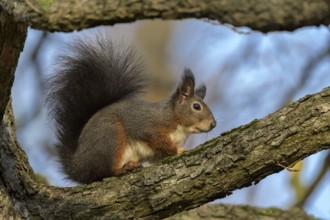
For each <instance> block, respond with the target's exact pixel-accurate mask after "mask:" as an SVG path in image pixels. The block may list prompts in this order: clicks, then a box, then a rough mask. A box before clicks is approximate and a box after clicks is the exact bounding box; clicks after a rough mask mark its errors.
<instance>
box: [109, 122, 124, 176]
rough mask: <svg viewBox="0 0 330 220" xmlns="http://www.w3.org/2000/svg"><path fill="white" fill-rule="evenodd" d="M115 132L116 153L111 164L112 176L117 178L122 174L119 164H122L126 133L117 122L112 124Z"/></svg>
mask: <svg viewBox="0 0 330 220" xmlns="http://www.w3.org/2000/svg"><path fill="white" fill-rule="evenodd" d="M114 126H115V128H116V131H117V143H118V146H117V151H116V155H115V158H116V159H115V160H114V162H113V164H111V168H112V172H113V175H115V176H118V175H120V174H121V173H122V172H123V169H122V166H120V164H121V163H122V160H123V156H124V153H125V147H126V143H127V136H126V132H125V130H124V127H123V124H122V123H121V122H120V121H118V122H117V123H115V124H114Z"/></svg>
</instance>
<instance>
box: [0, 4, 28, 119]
mask: <svg viewBox="0 0 330 220" xmlns="http://www.w3.org/2000/svg"><path fill="white" fill-rule="evenodd" d="M26 31H27V26H26V25H24V24H22V23H16V22H15V21H14V20H13V18H12V17H11V16H9V15H7V14H6V13H5V12H4V11H2V9H1V8H0V69H1V74H0V120H1V121H2V116H3V113H4V111H5V108H6V105H7V103H8V100H9V96H10V90H11V86H12V84H13V81H14V73H15V70H16V65H17V62H18V57H19V54H20V52H21V51H22V49H23V46H24V41H25V38H26Z"/></svg>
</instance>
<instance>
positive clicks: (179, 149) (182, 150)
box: [176, 147, 185, 155]
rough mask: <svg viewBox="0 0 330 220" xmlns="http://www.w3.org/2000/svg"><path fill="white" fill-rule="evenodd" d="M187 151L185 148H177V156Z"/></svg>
mask: <svg viewBox="0 0 330 220" xmlns="http://www.w3.org/2000/svg"><path fill="white" fill-rule="evenodd" d="M184 151H185V149H184V148H183V147H178V148H177V151H176V154H179V155H180V154H182V153H183V152H184Z"/></svg>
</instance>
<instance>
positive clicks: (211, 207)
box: [166, 204, 315, 220]
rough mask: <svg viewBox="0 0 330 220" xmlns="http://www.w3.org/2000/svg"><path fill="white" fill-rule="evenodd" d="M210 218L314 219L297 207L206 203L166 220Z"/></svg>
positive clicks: (249, 219) (251, 219) (214, 219)
mask: <svg viewBox="0 0 330 220" xmlns="http://www.w3.org/2000/svg"><path fill="white" fill-rule="evenodd" d="M182 219H212V220H216V219H219V220H237V219H245V220H254V219H258V220H277V219H290V220H302V219H304V220H314V219H315V218H313V217H311V216H308V215H307V214H306V213H305V212H304V211H303V210H301V209H299V208H292V209H289V210H285V211H284V210H281V209H277V208H256V207H251V206H246V205H227V204H207V205H203V206H201V207H198V208H196V209H193V210H190V211H188V212H181V213H178V214H176V215H174V216H171V217H169V218H166V220H182Z"/></svg>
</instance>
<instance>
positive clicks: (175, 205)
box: [0, 88, 330, 219]
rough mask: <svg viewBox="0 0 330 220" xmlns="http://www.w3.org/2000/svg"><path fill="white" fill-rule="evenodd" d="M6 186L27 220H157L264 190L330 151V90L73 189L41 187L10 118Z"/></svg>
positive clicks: (4, 156)
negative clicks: (273, 177) (251, 189)
mask: <svg viewBox="0 0 330 220" xmlns="http://www.w3.org/2000/svg"><path fill="white" fill-rule="evenodd" d="M4 119H5V120H4V122H3V124H2V127H1V130H0V134H1V140H4V141H2V142H1V143H0V150H1V151H0V155H1V160H0V167H1V176H0V180H1V181H3V184H2V185H4V186H5V190H6V191H7V192H11V195H10V196H11V198H13V199H14V201H15V207H16V208H17V209H18V210H19V211H20V213H21V214H22V215H24V216H25V217H42V218H45V219H56V218H59V217H61V219H70V218H76V219H90V218H91V216H93V217H94V218H100V219H133V218H144V219H159V218H163V217H168V216H171V215H173V214H175V213H178V212H181V211H183V210H188V209H192V208H195V207H197V206H199V205H201V204H204V203H206V202H209V201H213V200H214V199H217V198H223V197H225V196H226V195H228V194H230V193H231V192H232V191H233V190H235V189H240V188H243V187H246V186H249V185H252V184H256V183H258V182H259V181H260V180H261V179H263V178H265V177H266V176H268V175H270V174H272V173H276V172H279V171H280V170H282V169H283V168H282V167H281V166H282V165H284V166H289V165H291V164H293V163H295V162H296V161H298V160H301V159H303V158H305V157H307V156H308V155H311V154H314V153H316V152H318V151H321V150H323V149H329V148H330V123H329V122H330V88H327V89H324V90H323V91H322V92H320V93H318V94H316V95H313V96H310V95H309V96H306V97H304V98H303V99H301V100H299V101H297V102H294V103H292V104H290V105H289V106H287V107H285V108H283V109H281V110H279V111H277V112H275V113H273V114H271V115H269V116H267V117H265V118H264V119H262V120H255V121H253V122H251V123H250V124H248V125H245V126H242V127H239V128H237V129H234V130H232V131H230V132H227V133H224V134H222V135H221V136H219V137H218V138H215V139H213V140H211V141H209V142H207V143H205V144H203V145H202V146H200V147H198V148H196V149H194V150H192V151H188V152H186V153H184V154H183V155H182V156H179V157H172V158H168V159H166V160H164V161H162V162H161V163H160V164H157V165H155V166H152V167H148V168H143V169H139V170H136V171H135V172H133V173H131V174H129V175H126V176H123V177H120V178H108V179H105V180H104V181H103V182H97V183H93V184H90V185H84V186H79V187H74V188H56V187H51V186H46V185H42V184H38V183H37V182H36V181H35V179H34V176H33V174H32V171H31V168H30V167H29V165H28V162H27V159H26V156H25V154H24V152H23V151H22V150H21V148H20V147H19V145H18V144H17V142H16V139H15V136H14V132H13V131H12V130H11V129H12V128H11V126H10V125H11V124H12V117H4Z"/></svg>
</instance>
